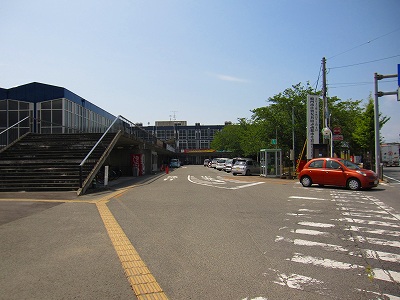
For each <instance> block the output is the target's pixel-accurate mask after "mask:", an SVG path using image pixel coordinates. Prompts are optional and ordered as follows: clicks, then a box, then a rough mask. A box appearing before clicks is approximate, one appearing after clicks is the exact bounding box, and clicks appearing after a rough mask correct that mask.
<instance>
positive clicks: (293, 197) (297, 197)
mask: <svg viewBox="0 0 400 300" xmlns="http://www.w3.org/2000/svg"><path fill="white" fill-rule="evenodd" d="M289 198H290V199H304V200H318V201H331V200H330V199H324V198H314V197H300V196H290V197H289Z"/></svg>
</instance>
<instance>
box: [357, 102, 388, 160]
mask: <svg viewBox="0 0 400 300" xmlns="http://www.w3.org/2000/svg"><path fill="white" fill-rule="evenodd" d="M389 120H390V118H388V117H386V116H382V114H379V130H380V129H381V128H382V127H383V125H384V124H386V123H387V122H388V121H389ZM353 127H354V131H353V134H352V136H353V140H354V142H355V143H356V144H357V145H358V146H359V148H360V149H361V151H362V153H363V155H364V158H365V159H364V160H366V162H367V164H369V166H372V162H373V161H374V156H375V111H374V100H373V99H372V96H371V95H370V96H369V98H368V103H367V104H366V105H365V108H364V111H363V112H362V113H361V114H360V115H359V116H358V118H357V119H355V126H353Z"/></svg>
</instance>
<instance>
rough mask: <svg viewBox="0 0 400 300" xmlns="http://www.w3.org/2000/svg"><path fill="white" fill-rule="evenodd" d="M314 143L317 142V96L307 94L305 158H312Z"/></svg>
mask: <svg viewBox="0 0 400 300" xmlns="http://www.w3.org/2000/svg"><path fill="white" fill-rule="evenodd" d="M314 144H319V97H318V96H316V95H307V159H312V158H313V156H314V154H313V152H314V150H313V148H314Z"/></svg>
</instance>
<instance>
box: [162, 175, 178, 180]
mask: <svg viewBox="0 0 400 300" xmlns="http://www.w3.org/2000/svg"><path fill="white" fill-rule="evenodd" d="M177 178H178V176H168V177H167V178H164V181H166V180H169V181H172V180H174V179H177Z"/></svg>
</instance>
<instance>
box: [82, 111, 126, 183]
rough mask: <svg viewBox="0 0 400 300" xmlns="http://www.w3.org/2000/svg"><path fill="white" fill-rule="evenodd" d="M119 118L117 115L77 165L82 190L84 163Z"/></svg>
mask: <svg viewBox="0 0 400 300" xmlns="http://www.w3.org/2000/svg"><path fill="white" fill-rule="evenodd" d="M120 117H121V116H120V115H119V116H118V117H116V118H115V119H114V121H113V122H112V123H111V124H110V126H108V128H107V129H106V131H105V132H104V133H103V135H102V136H101V137H100V139H99V140H98V141H97V142H96V144H95V145H94V146H93V147H92V149H91V150H90V151H89V153H88V154H87V155H86V157H85V158H84V159H83V160H82V162H81V163H80V164H79V187H80V188H82V185H83V178H82V173H83V171H82V170H83V165H84V164H85V163H86V161H87V160H88V158H89V157H90V155H91V154H92V153H93V151H94V150H95V149H96V148H97V146H98V145H99V144H100V143H101V141H102V140H103V138H104V137H105V135H106V134H107V133H108V132H109V131H110V130H111V128H112V127H113V126H114V124H115V123H116V122H117V121H118V119H119V118H120Z"/></svg>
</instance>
